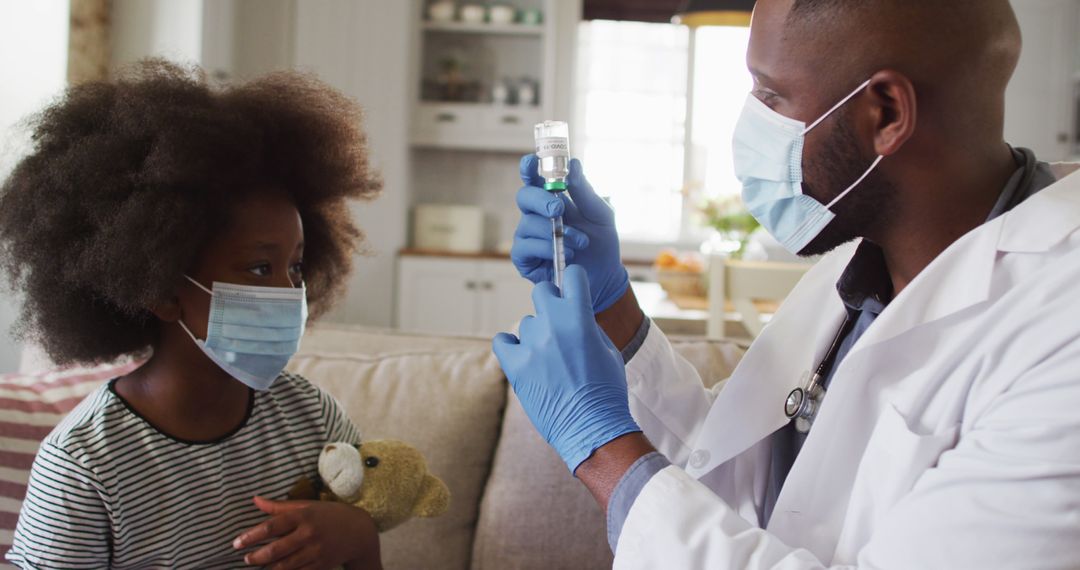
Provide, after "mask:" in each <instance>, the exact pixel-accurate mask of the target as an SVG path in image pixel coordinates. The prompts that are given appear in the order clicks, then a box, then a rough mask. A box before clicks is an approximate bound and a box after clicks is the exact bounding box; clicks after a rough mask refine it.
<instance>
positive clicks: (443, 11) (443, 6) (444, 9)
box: [428, 1, 457, 22]
mask: <svg viewBox="0 0 1080 570" xmlns="http://www.w3.org/2000/svg"><path fill="white" fill-rule="evenodd" d="M455 12H457V5H456V4H454V2H453V1H443V2H436V3H434V4H432V5H431V6H428V18H430V19H431V21H432V22H453V21H454V13H455Z"/></svg>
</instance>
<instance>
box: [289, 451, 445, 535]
mask: <svg viewBox="0 0 1080 570" xmlns="http://www.w3.org/2000/svg"><path fill="white" fill-rule="evenodd" d="M319 479H320V480H319V481H312V480H311V479H309V478H307V477H302V478H301V479H300V480H298V481H297V482H296V484H295V485H293V488H292V490H291V491H289V499H291V500H316V499H319V500H324V501H340V502H343V503H348V504H350V505H355V506H357V507H360V508H362V509H364V510H365V511H367V513H368V514H369V515H371V518H372V519H373V520H374V521H375V527H376V528H377V529H378V530H379V532H386V531H388V530H390V529H392V528H394V527H396V526H398V525H400V524H401V523H403V522H405V521H407V520H409V519H410V518H412V517H437V516H439V515H442V514H443V513H445V512H446V511H447V509H448V508H449V507H450V490H449V489H448V488H447V487H446V484H445V483H443V482H442V480H441V479H439V478H438V477H435V476H434V475H432V474H431V473H429V472H428V468H427V462H426V461H424V456H423V455H421V454H420V452H419V451H418V450H417V449H416V448H414V447H412V446H411V445H409V444H407V443H404V442H401V441H396V440H375V441H366V442H363V443H361V444H360V445H352V444H349V443H342V442H335V443H329V444H327V445H326V446H324V447H323V450H322V452H321V453H320V454H319Z"/></svg>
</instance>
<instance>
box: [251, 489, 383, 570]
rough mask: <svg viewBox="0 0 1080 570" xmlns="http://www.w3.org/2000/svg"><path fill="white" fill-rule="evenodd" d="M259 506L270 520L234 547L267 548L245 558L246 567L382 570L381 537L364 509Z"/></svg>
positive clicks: (324, 504) (327, 504) (321, 505)
mask: <svg viewBox="0 0 1080 570" xmlns="http://www.w3.org/2000/svg"><path fill="white" fill-rule="evenodd" d="M255 506H257V507H258V508H259V510H261V511H263V512H265V513H266V514H268V515H270V519H269V520H267V521H266V522H264V523H262V524H260V525H258V526H256V527H254V528H252V529H251V530H248V531H247V532H244V533H243V534H241V535H240V536H238V537H237V538H236V540H235V541H233V548H236V549H237V550H243V549H245V548H249V547H251V546H254V545H256V544H262V543H266V542H269V544H267V545H266V546H264V547H262V548H260V549H258V550H256V551H255V552H252V553H250V554H248V555H247V556H245V557H244V563H246V564H250V565H252V566H267V567H269V568H270V569H271V570H292V569H304V570H327V569H329V568H334V567H338V566H341V565H343V564H348V567H349V568H357V569H360V568H364V569H372V570H380V569H381V568H382V562H381V559H380V555H379V533H378V531H377V530H376V529H375V522H374V521H373V520H372V519H371V516H370V515H368V514H367V513H366V512H365V511H364V510H363V509H358V508H356V507H353V506H350V505H346V504H343V503H335V502H318V501H271V500H268V499H264V498H262V497H255Z"/></svg>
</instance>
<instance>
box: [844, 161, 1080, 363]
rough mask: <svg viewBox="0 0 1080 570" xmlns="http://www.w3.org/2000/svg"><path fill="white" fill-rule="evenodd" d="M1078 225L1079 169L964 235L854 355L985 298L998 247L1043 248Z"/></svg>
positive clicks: (891, 309)
mask: <svg viewBox="0 0 1080 570" xmlns="http://www.w3.org/2000/svg"><path fill="white" fill-rule="evenodd" d="M1077 227H1080V173H1076V174H1072V175H1069V176H1068V177H1066V178H1065V179H1063V180H1060V181H1058V182H1057V183H1055V184H1053V185H1052V186H1050V187H1049V188H1046V189H1044V190H1043V191H1041V192H1039V193H1038V194H1036V195H1034V196H1032V197H1031V198H1029V199H1028V200H1027V201H1025V202H1024V203H1022V204H1020V205H1019V206H1017V207H1016V208H1015V209H1014V210H1013V211H1011V212H1008V213H1006V214H1005V215H1003V216H1001V217H999V218H997V219H995V220H992V221H990V222H988V223H986V224H983V225H982V226H979V227H978V228H976V229H974V230H972V231H971V232H969V233H968V234H967V235H965V236H963V237H962V238H960V239H959V240H957V241H956V242H955V243H953V244H952V245H951V246H949V248H948V249H946V250H945V251H944V252H942V253H941V255H939V256H938V257H937V258H936V259H934V261H933V262H931V263H930V265H928V266H927V267H926V269H924V270H923V271H922V273H920V274H919V275H918V276H917V277H916V278H915V279H914V280H913V281H912V282H911V284H910V285H908V287H907V288H906V289H904V290H903V291H901V293H900V294H899V295H898V296H897V297H896V299H894V300H893V302H892V303H890V304H889V306H888V307H887V308H886V309H885V311H884V312H882V314H881V316H880V317H879V318H878V319H877V320H876V321H875V322H874V326H872V327H870V328H869V329H868V330H867V331H866V334H865V335H863V337H862V338H861V339H859V342H858V343H857V344H856V345H855V347H854V348H853V349H852V351H851V354H850V355H849V357H850V356H852V355H855V354H857V353H858V352H860V351H862V350H867V349H870V348H871V347H874V346H876V345H878V344H880V343H883V342H885V341H888V340H890V339H893V338H895V337H896V336H898V335H900V334H903V333H905V332H907V331H909V330H912V329H914V328H916V327H919V326H922V325H925V324H927V323H932V322H936V321H940V320H941V319H944V318H947V317H949V316H950V315H954V314H956V313H959V312H961V311H963V310H965V309H968V308H970V307H972V306H975V305H978V304H980V303H982V302H984V301H986V300H987V299H988V298H989V297H990V289H991V284H992V279H993V275H994V269H995V267H996V264H997V259H998V253H999V252H1006V253H1008V252H1025V253H1038V252H1045V251H1047V250H1048V249H1050V248H1051V247H1053V246H1054V245H1056V244H1058V243H1060V242H1061V241H1062V240H1064V239H1065V238H1066V237H1068V235H1069V234H1071V233H1072V232H1074V231H1076V229H1077Z"/></svg>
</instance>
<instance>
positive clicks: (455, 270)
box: [397, 255, 532, 336]
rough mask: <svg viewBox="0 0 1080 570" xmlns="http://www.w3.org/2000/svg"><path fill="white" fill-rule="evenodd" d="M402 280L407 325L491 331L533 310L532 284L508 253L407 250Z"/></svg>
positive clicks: (445, 331) (449, 331) (424, 329)
mask: <svg viewBox="0 0 1080 570" xmlns="http://www.w3.org/2000/svg"><path fill="white" fill-rule="evenodd" d="M398 283H399V285H400V286H399V288H398V299H397V326H398V328H399V329H402V330H405V331H412V332H421V333H428V334H442V335H475V336H493V335H494V334H495V333H497V332H500V331H507V330H510V329H512V328H513V327H514V326H516V325H517V323H518V321H520V320H521V318H522V317H524V316H525V315H528V314H531V313H532V299H531V295H532V285H531V284H530V283H529V282H528V281H526V280H525V279H523V278H521V276H519V275H518V273H517V270H516V269H514V266H513V265H512V264H511V263H510V261H509V260H507V259H481V258H469V257H462V258H451V257H441V256H417V255H403V256H401V257H399V258H398Z"/></svg>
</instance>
